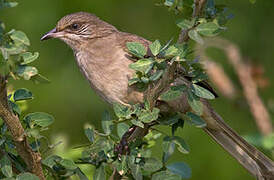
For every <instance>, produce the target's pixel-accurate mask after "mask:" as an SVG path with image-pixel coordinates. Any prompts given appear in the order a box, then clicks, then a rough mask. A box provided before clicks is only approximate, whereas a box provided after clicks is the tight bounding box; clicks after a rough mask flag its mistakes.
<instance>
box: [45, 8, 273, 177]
mask: <svg viewBox="0 0 274 180" xmlns="http://www.w3.org/2000/svg"><path fill="white" fill-rule="evenodd" d="M49 38H59V39H61V40H63V41H64V42H66V43H67V44H68V45H69V46H70V47H71V48H72V49H73V52H74V54H75V57H76V61H77V63H78V65H79V68H80V70H81V71H82V73H83V74H84V76H85V77H86V79H87V80H88V81H89V83H90V85H91V87H92V88H93V89H94V90H95V91H96V92H97V93H98V94H99V95H100V96H101V97H102V98H103V99H104V100H106V101H107V102H109V103H110V104H112V103H114V102H118V103H121V104H124V105H129V104H134V103H137V102H142V101H143V97H144V94H143V93H141V92H139V91H137V90H136V89H135V88H134V87H129V86H128V80H129V79H130V78H131V77H132V76H133V74H134V71H133V70H131V69H130V68H129V67H128V66H129V64H131V63H132V60H131V58H130V55H129V53H128V52H127V50H126V42H132V41H135V42H136V41H137V42H140V43H142V44H143V45H144V46H145V47H148V45H149V44H150V42H149V41H147V40H146V39H144V38H142V37H139V36H136V35H133V34H129V33H125V32H120V31H118V30H117V29H116V28H115V27H114V26H112V25H110V24H108V23H106V22H104V21H102V20H100V19H99V18H98V17H96V16H95V15H92V14H89V13H85V12H79V13H74V14H70V15H67V16H65V17H63V18H62V19H61V20H60V21H59V22H58V23H57V26H56V28H54V29H53V30H52V31H50V32H48V33H47V34H46V35H44V36H43V37H42V40H44V39H49ZM180 82H181V80H180V79H176V83H180ZM206 86H207V85H206ZM167 88H168V87H167ZM186 97H187V96H186V95H185V94H183V95H182V96H181V97H180V98H178V99H177V100H174V101H171V102H168V103H165V104H164V106H165V107H164V108H163V107H160V109H172V111H177V112H180V113H185V112H186V111H191V109H190V106H189V105H188V103H187V99H186ZM202 102H203V104H204V111H203V115H202V116H203V118H204V119H205V121H206V122H207V127H205V128H204V131H205V132H206V133H208V134H209V135H210V136H211V137H212V138H213V139H214V140H215V141H216V142H218V143H219V144H220V145H221V146H222V147H223V148H224V149H225V150H227V151H228V152H229V153H230V154H231V155H232V156H233V157H234V158H235V159H237V160H238V161H239V163H241V164H242V165H243V166H244V167H245V168H246V169H247V170H248V171H249V172H250V173H251V174H253V175H254V176H255V177H257V178H258V179H274V178H273V177H274V166H273V162H272V161H271V160H270V159H268V158H267V157H266V156H265V155H264V154H262V153H261V152H260V151H258V150H257V149H256V148H254V147H253V146H251V145H250V144H248V143H247V142H246V141H245V140H244V139H243V138H241V137H240V136H239V135H238V134H237V133H236V132H235V131H233V130H232V129H231V128H230V127H229V126H228V125H226V124H225V122H224V121H223V120H222V118H221V117H220V116H219V115H218V114H217V113H216V112H215V111H214V110H213V109H212V108H211V107H210V105H209V104H208V102H207V101H206V100H205V99H202ZM162 105H163V104H161V106H162Z"/></svg>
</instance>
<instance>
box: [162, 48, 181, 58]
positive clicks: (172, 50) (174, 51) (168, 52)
mask: <svg viewBox="0 0 274 180" xmlns="http://www.w3.org/2000/svg"><path fill="white" fill-rule="evenodd" d="M177 54H178V48H176V47H175V46H169V47H168V48H167V49H166V50H165V53H164V55H165V57H173V56H176V55H177Z"/></svg>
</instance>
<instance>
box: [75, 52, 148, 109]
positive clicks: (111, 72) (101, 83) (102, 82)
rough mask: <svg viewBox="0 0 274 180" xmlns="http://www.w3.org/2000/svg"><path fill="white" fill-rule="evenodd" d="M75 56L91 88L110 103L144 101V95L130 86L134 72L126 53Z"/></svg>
mask: <svg viewBox="0 0 274 180" xmlns="http://www.w3.org/2000/svg"><path fill="white" fill-rule="evenodd" d="M75 56H76V60H77V63H78V66H79V68H80V70H81V72H82V73H83V75H84V76H85V78H86V79H87V80H88V81H89V83H90V85H91V87H92V88H93V89H94V91H95V92H96V93H97V94H98V95H99V96H101V97H102V98H103V99H104V100H105V101H107V102H108V103H111V104H112V103H115V102H116V103H121V104H124V105H128V104H132V103H137V102H140V101H142V100H143V94H142V93H139V92H137V91H135V90H134V89H132V88H131V87H129V86H128V80H129V79H131V78H132V76H133V74H134V71H133V70H131V69H129V67H128V66H129V64H130V63H132V61H130V60H129V59H127V58H126V56H125V52H123V51H115V53H111V56H110V55H109V53H106V54H100V55H97V54H92V53H91V52H78V53H76V54H75Z"/></svg>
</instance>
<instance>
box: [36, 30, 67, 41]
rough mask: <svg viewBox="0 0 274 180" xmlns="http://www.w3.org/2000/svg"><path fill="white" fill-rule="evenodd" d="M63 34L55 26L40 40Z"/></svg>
mask: <svg viewBox="0 0 274 180" xmlns="http://www.w3.org/2000/svg"><path fill="white" fill-rule="evenodd" d="M62 35H63V33H62V32H58V31H57V30H56V28H54V29H52V30H51V31H49V32H47V33H46V34H45V35H44V36H43V37H42V38H41V41H44V40H48V39H51V38H58V37H61V36H62Z"/></svg>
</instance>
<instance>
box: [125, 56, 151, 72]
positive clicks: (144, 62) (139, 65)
mask: <svg viewBox="0 0 274 180" xmlns="http://www.w3.org/2000/svg"><path fill="white" fill-rule="evenodd" d="M153 63H154V62H153V61H152V60H151V59H140V60H138V61H137V62H135V63H131V64H130V65H129V67H130V68H131V69H133V70H135V71H139V72H141V73H143V74H147V73H148V72H149V71H150V70H151V69H152V67H153Z"/></svg>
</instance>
